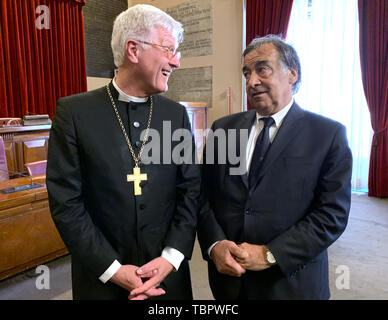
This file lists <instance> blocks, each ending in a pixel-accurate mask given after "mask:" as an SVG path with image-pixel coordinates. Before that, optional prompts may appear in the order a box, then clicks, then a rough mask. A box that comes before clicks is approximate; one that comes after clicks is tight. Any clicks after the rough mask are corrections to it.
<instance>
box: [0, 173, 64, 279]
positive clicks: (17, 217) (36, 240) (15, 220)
mask: <svg viewBox="0 0 388 320" xmlns="http://www.w3.org/2000/svg"><path fill="white" fill-rule="evenodd" d="M33 180H34V182H35V183H41V184H44V187H42V188H36V189H31V190H26V191H19V192H15V193H12V194H2V193H0V280H2V279H4V278H7V277H9V276H12V275H15V274H17V273H19V272H22V271H24V270H27V269H30V268H33V267H35V266H37V265H40V264H43V263H45V262H47V261H50V260H52V259H54V258H57V257H60V256H62V255H64V254H66V253H68V251H67V249H66V247H65V245H64V243H63V242H62V239H61V237H60V236H59V233H58V231H57V229H56V227H55V225H54V222H53V221H52V219H51V214H50V210H49V207H48V197H47V189H46V187H45V176H34V177H33ZM29 183H30V179H29V178H17V179H11V180H7V181H2V182H0V189H5V188H9V187H15V186H19V185H25V184H29Z"/></svg>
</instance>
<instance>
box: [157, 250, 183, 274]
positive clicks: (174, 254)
mask: <svg viewBox="0 0 388 320" xmlns="http://www.w3.org/2000/svg"><path fill="white" fill-rule="evenodd" d="M162 257H163V258H165V259H166V260H167V261H168V262H170V263H171V264H172V265H173V267H174V268H175V271H178V269H179V266H180V265H181V263H182V261H183V259H184V258H185V256H184V254H183V253H181V252H180V251H178V250H177V249H174V248H171V247H165V248H164V249H163V251H162Z"/></svg>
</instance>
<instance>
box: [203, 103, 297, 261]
mask: <svg viewBox="0 0 388 320" xmlns="http://www.w3.org/2000/svg"><path fill="white" fill-rule="evenodd" d="M293 103H294V98H292V99H291V101H290V103H289V104H287V105H286V106H285V107H284V108H283V109H282V110H280V111H278V112H276V113H275V114H273V115H272V116H271V117H272V118H273V119H274V121H275V123H274V124H273V125H272V126H271V127H270V128H269V140H270V142H271V143H272V141H273V140H274V139H275V136H276V134H277V133H278V131H279V128H280V126H281V125H282V123H283V120H284V117H285V116H286V114H287V113H288V111H289V110H290V108H291V106H292V104H293ZM261 118H265V116H261V115H259V114H258V113H256V121H254V123H253V125H252V129H251V132H250V133H249V138H248V144H247V150H246V165H247V171H246V172H247V174H249V169H250V166H251V162H252V156H253V151H254V150H255V146H256V140H257V138H258V137H259V134H260V132H261V130H263V126H264V124H263V121H259V120H260V119H261ZM217 243H218V241H217V242H215V243H213V244H212V245H211V246H210V247H209V249H208V251H207V253H208V255H209V257H210V252H211V250H212V249H213V247H214V246H215V245H216V244H217Z"/></svg>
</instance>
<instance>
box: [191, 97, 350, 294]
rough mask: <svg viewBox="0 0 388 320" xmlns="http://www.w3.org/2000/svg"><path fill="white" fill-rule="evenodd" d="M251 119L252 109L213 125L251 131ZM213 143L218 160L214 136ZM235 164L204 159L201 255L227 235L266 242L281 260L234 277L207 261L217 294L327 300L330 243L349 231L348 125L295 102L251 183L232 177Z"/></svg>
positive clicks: (213, 289)
mask: <svg viewBox="0 0 388 320" xmlns="http://www.w3.org/2000/svg"><path fill="white" fill-rule="evenodd" d="M254 119H255V111H253V110H252V111H248V112H244V113H239V114H235V115H231V116H227V117H225V118H222V119H219V120H217V121H215V122H214V124H213V126H212V129H213V131H215V130H217V129H219V128H222V129H225V130H227V129H237V132H239V129H246V130H250V128H251V126H252V124H253V121H254ZM208 141H209V138H208ZM239 141H240V139H239V136H237V150H239V147H240V142H239ZM244 147H245V148H243V152H242V157H243V158H244V159H245V150H246V146H244ZM214 149H215V151H214V152H215V161H214V162H215V163H217V161H218V160H217V158H218V157H219V153H220V150H218V147H217V141H216V142H215V148H214ZM208 154H209V150H206V155H208ZM206 155H205V157H206ZM205 163H206V159H205ZM233 166H234V167H235V166H236V165H231V164H230V163H229V162H228V161H227V162H226V164H206V165H204V168H203V170H204V174H203V177H204V180H203V181H204V191H203V195H205V197H204V199H203V204H202V209H201V213H200V215H199V219H198V237H199V241H200V245H201V248H202V251H203V256H204V258H205V259H207V260H209V257H208V255H207V250H208V248H209V246H210V245H211V244H213V243H214V242H216V241H218V240H222V239H229V240H233V241H236V242H238V243H241V242H248V243H251V244H258V245H264V244H265V245H267V246H268V248H269V249H270V250H271V251H272V253H273V254H274V256H275V258H276V260H277V263H278V264H277V265H275V266H272V267H270V268H269V269H267V270H264V271H257V272H252V271H247V272H246V274H244V275H243V276H242V277H241V278H237V277H230V276H226V275H222V274H220V273H218V272H217V270H216V268H215V265H214V264H213V262H212V261H211V260H210V261H209V264H208V266H209V280H210V285H211V288H212V291H213V294H214V296H215V298H220V299H233V298H237V297H246V298H248V299H328V298H329V296H330V292H329V280H328V257H327V248H328V247H329V246H330V245H331V244H332V243H333V242H334V241H335V240H336V239H337V238H338V237H339V236H340V235H341V233H342V232H343V231H344V229H345V227H346V224H347V220H348V213H349V208H350V195H351V187H350V180H351V171H352V156H351V152H350V149H349V147H348V143H347V138H346V133H345V128H344V126H343V125H341V124H340V123H338V122H335V121H333V120H330V119H327V118H324V117H322V116H319V115H316V114H313V113H311V112H307V111H304V110H302V109H301V108H300V107H299V106H298V105H297V104H296V103H294V104H293V106H292V107H291V109H290V110H289V112H288V114H287V115H286V117H285V119H284V121H283V124H282V126H281V127H280V129H279V131H278V133H277V135H276V137H275V139H274V141H273V143H272V145H271V147H270V149H269V151H268V153H267V155H266V157H265V159H264V162H263V165H262V169H261V171H260V173H259V174H258V176H257V177H256V183H255V184H254V186H253V187H252V188H249V187H248V179H247V176H246V175H230V171H229V169H230V168H231V167H233Z"/></svg>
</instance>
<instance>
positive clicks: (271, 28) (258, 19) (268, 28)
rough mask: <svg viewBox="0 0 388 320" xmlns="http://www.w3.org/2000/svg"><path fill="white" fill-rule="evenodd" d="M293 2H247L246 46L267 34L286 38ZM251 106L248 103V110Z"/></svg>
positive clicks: (278, 0) (282, 0)
mask: <svg viewBox="0 0 388 320" xmlns="http://www.w3.org/2000/svg"><path fill="white" fill-rule="evenodd" d="M292 3H293V0H247V6H246V44H247V45H248V44H249V43H250V42H251V41H252V40H253V39H254V38H255V37H263V36H266V35H268V34H277V35H281V36H282V38H283V39H285V38H286V36H287V28H288V23H289V21H290V16H291V9H292ZM250 109H251V106H250V104H249V101H248V110H250Z"/></svg>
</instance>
